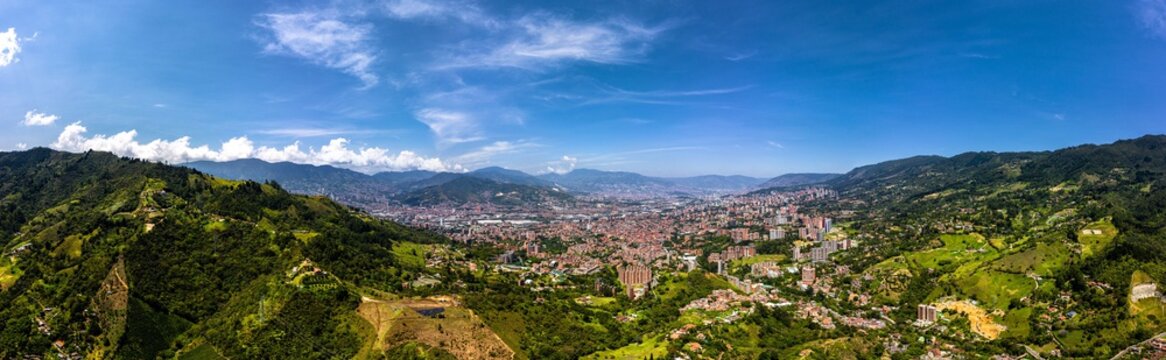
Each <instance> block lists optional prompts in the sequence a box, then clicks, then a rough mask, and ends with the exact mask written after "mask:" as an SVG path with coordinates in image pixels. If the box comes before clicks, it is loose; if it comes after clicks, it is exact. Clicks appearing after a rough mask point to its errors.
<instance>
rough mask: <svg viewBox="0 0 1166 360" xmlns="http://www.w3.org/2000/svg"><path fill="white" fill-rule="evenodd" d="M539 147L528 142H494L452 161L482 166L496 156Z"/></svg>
mask: <svg viewBox="0 0 1166 360" xmlns="http://www.w3.org/2000/svg"><path fill="white" fill-rule="evenodd" d="M539 146H540V145H539V144H537V143H533V142H529V141H518V142H510V141H495V142H493V143H491V144H489V145H486V146H483V147H481V148H479V149H477V150H474V151H471V152H468V153H465V154H461V155H459V156H458V157H456V158H454V159H455V161H457V162H458V163H460V164H466V165H467V166H471V167H473V166H477V165H484V164H486V163H488V162H489V161H490V160H491V159H493V158H494V157H495V156H498V155H503V154H512V153H516V152H519V151H521V150H523V149H528V148H534V147H539Z"/></svg>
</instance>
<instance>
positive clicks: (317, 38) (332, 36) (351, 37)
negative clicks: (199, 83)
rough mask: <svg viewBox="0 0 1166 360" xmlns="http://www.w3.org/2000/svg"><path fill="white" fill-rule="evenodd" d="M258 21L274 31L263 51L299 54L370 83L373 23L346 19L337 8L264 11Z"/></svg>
mask: <svg viewBox="0 0 1166 360" xmlns="http://www.w3.org/2000/svg"><path fill="white" fill-rule="evenodd" d="M256 24H257V25H259V26H260V27H263V28H264V29H266V30H268V31H270V32H271V34H270V38H268V39H267V41H266V44H265V45H264V47H263V51H264V52H265V53H268V54H278V55H285V56H291V57H297V58H301V59H304V60H307V61H308V62H311V63H313V64H316V65H320V66H324V67H328V68H332V69H337V70H340V71H343V72H345V73H347V74H349V75H352V76H355V77H357V78H358V79H360V81H361V82H363V83H364V87H366V88H367V87H371V86H374V85H376V84H377V82H379V80H380V78H379V77H378V76H377V75H376V74H375V73H374V72H373V69H372V65H373V63H374V62H375V61H376V60H377V55H376V52H377V51H376V49H375V48H374V47H373V46H372V45H371V44H370V40H371V37H372V35H371V33H372V28H373V27H372V25H370V24H354V23H349V22H346V21H345V20H344V19H343V18H342V17H341V16H340V15H337V14H335V12H334V11H304V12H300V13H287V14H264V15H261V16H260V17H259V19H258V20H256Z"/></svg>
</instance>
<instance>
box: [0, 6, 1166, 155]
mask: <svg viewBox="0 0 1166 360" xmlns="http://www.w3.org/2000/svg"><path fill="white" fill-rule="evenodd" d="M720 5H723V4H720ZM1162 63H1166V1H1162V0H1134V1H1119V2H1100V3H1069V4H1064V3H1054V2H1050V1H1038V2H1031V3H1027V4H1009V3H1003V2H1000V3H997V2H994V1H984V2H974V3H961V4H952V5H936V4H928V3H919V4H902V3H897V4H890V3H878V4H872V3H866V2H851V3H839V4H818V3H816V2H809V1H806V2H791V3H785V4H770V3H767V2H743V3H740V4H738V6H713V5H705V4H674V3H668V2H649V3H638V2H628V3H612V4H605V5H602V6H601V5H596V4H593V3H589V2H577V3H556V4H548V3H542V2H507V3H498V2H460V1H422V0H407V1H332V2H327V3H320V4H313V3H274V2H272V3H245V4H239V3H234V2H212V3H210V4H207V3H201V2H200V3H193V2H190V3H167V4H152V3H148V2H139V1H120V2H117V3H115V4H100V5H97V4H42V3H38V2H34V1H11V2H5V3H3V4H0V109H2V110H0V130H2V131H0V149H2V150H17V149H22V148H28V147H35V146H47V147H52V148H56V149H61V150H69V151H82V150H85V149H90V148H92V149H98V150H106V151H112V152H114V153H118V154H119V155H127V156H135V157H142V158H146V159H150V160H157V161H166V162H171V163H180V162H187V161H198V160H231V159H238V158H260V159H263V160H268V161H281V160H282V161H292V162H297V163H311V164H328V165H333V166H338V167H344V168H350V169H354V170H358V171H363V172H376V171H390V170H409V169H426V170H442V171H463V170H470V169H476V168H482V167H487V166H501V167H505V168H511V169H517V170H522V171H526V172H530V173H536V174H537V173H544V172H552V171H553V172H565V171H569V170H571V169H575V168H593V169H600V170H611V171H633V172H637V173H642V174H646V175H653V176H692V175H704V174H724V175H730V174H741V175H748V176H755V177H772V176H776V175H780V174H784V173H799V172H845V171H848V170H850V169H852V168H854V167H856V166H861V165H866V164H872V163H877V162H880V161H885V160H891V159H896V158H903V157H908V156H913V155H932V154H934V155H944V156H950V155H955V154H958V153H962V152H966V151H1027V150H1054V149H1058V148H1063V147H1067V146H1072V145H1076V144H1080V143H1097V144H1100V143H1108V142H1112V141H1114V140H1119V139H1129V138H1135V137H1138V136H1141V135H1144V134H1151V133H1163V132H1166V121H1163V118H1164V115H1166V102H1163V101H1161V99H1163V98H1166V93H1164V92H1166V90H1163V87H1162V86H1161V84H1162V83H1164V82H1166V72H1163V71H1161V70H1159V67H1160V65H1161V64H1162Z"/></svg>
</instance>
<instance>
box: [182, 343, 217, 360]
mask: <svg viewBox="0 0 1166 360" xmlns="http://www.w3.org/2000/svg"><path fill="white" fill-rule="evenodd" d="M178 359H179V360H226V358H224V357H223V356H222V355H219V352H218V351H217V350H215V347H214V346H211V345H210V344H202V345H200V346H199V347H196V348H194V350H191V351H188V352H185V353H182V355H180V356H178Z"/></svg>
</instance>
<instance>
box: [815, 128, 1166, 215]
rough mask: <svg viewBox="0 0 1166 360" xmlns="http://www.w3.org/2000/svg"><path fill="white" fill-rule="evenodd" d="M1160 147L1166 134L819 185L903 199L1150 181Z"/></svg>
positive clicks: (854, 174)
mask: <svg viewBox="0 0 1166 360" xmlns="http://www.w3.org/2000/svg"><path fill="white" fill-rule="evenodd" d="M1164 149H1166V136H1163V135H1147V136H1143V137H1140V138H1137V139H1132V140H1122V141H1117V142H1114V143H1112V144H1105V145H1080V146H1075V147H1070V148H1065V149H1061V150H1056V151H1040V152H1008V153H997V152H968V153H963V154H959V155H956V156H952V157H942V156H916V157H910V158H906V159H899V160H892V161H886V162H882V163H878V164H874V165H867V166H862V167H858V168H855V169H854V170H851V171H850V172H848V173H846V174H844V175H842V176H839V177H837V178H834V179H831V180H829V181H827V182H825V183H824V184H825V185H828V186H831V187H834V188H835V189H838V190H840V191H842V192H847V193H862V194H864V195H867V196H871V197H882V198H892V199H898V200H902V199H904V198H912V197H918V196H924V195H927V194H932V193H936V192H939V191H944V190H945V189H953V188H969V187H977V188H981V187H983V188H992V187H994V186H1005V185H1009V184H1020V183H1023V184H1026V185H1025V186H1058V185H1064V186H1070V187H1076V186H1081V185H1082V184H1086V183H1096V184H1099V185H1104V184H1106V183H1107V182H1116V183H1122V182H1152V180H1154V179H1153V177H1154V176H1153V174H1154V172H1157V171H1161V170H1162V169H1166V159H1164V158H1163V156H1162V152H1163V150H1164ZM1111 177H1112V178H1113V179H1111V180H1105V179H1106V178H1111ZM1099 179H1100V180H1099ZM1065 184H1070V185H1065ZM1017 186H1019V185H1017Z"/></svg>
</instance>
